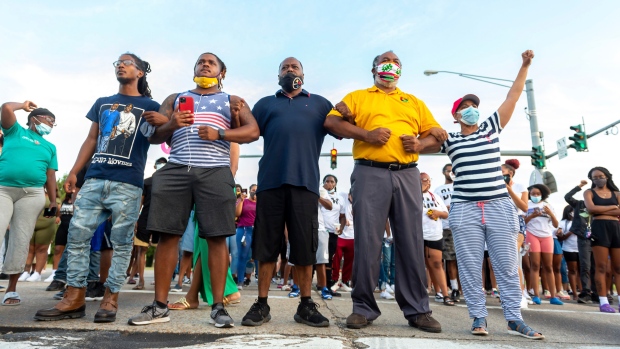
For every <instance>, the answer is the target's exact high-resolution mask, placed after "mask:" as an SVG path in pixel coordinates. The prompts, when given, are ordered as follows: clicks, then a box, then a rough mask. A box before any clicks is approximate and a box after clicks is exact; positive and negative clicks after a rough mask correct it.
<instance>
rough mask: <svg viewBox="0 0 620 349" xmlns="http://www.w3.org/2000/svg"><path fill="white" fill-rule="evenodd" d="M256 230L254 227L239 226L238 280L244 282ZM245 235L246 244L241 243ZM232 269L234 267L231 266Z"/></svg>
mask: <svg viewBox="0 0 620 349" xmlns="http://www.w3.org/2000/svg"><path fill="white" fill-rule="evenodd" d="M253 231H254V227H238V228H237V236H236V238H237V239H236V240H237V248H238V251H239V253H238V256H239V259H238V260H237V282H238V283H242V282H243V278H244V275H245V269H246V262H247V261H248V260H249V259H250V251H251V249H252V233H253ZM243 235H245V246H243V244H242V243H241V239H242V238H243ZM231 270H233V269H232V267H231Z"/></svg>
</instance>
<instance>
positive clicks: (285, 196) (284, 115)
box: [242, 57, 333, 327]
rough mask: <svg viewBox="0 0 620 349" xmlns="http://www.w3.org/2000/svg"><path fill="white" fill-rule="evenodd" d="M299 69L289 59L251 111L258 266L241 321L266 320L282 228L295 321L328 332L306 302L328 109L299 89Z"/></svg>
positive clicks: (253, 323) (322, 100) (313, 257)
mask: <svg viewBox="0 0 620 349" xmlns="http://www.w3.org/2000/svg"><path fill="white" fill-rule="evenodd" d="M303 78H304V74H303V66H302V65H301V62H300V61H299V60H297V59H296V58H293V57H289V58H287V59H285V60H284V61H283V62H282V63H281V64H280V69H279V73H278V79H279V84H280V86H281V87H282V88H281V89H280V90H279V91H278V92H276V93H275V95H272V96H267V97H264V98H262V99H261V100H260V101H258V103H256V105H255V106H254V109H253V110H252V114H253V115H254V117H255V118H256V121H257V122H258V127H259V129H260V134H261V136H262V137H263V139H264V147H265V150H264V154H263V157H262V159H261V160H260V163H259V169H258V192H257V193H256V195H257V197H258V198H259V199H258V201H257V206H256V221H255V223H254V240H253V241H252V251H253V254H254V255H253V258H254V259H255V260H257V261H259V264H258V265H259V277H258V300H257V301H256V303H254V304H253V305H252V307H251V308H250V310H249V311H248V313H247V314H246V315H245V317H244V318H243V321H242V325H245V326H260V325H262V324H263V322H267V321H269V320H270V319H271V315H270V314H269V305H267V296H268V292H269V283H270V282H271V277H272V272H273V270H274V267H275V264H276V261H277V259H278V254H279V253H280V246H282V242H283V240H284V228H285V225H286V228H287V229H288V238H289V243H290V246H291V250H290V251H291V252H290V259H289V261H290V262H291V263H292V264H294V265H295V273H296V279H297V282H298V283H299V288H300V290H301V303H300V304H299V307H298V308H297V313H296V314H295V316H294V319H295V321H297V322H299V323H304V324H306V325H309V326H314V327H326V326H329V320H328V319H327V318H325V317H324V316H323V315H321V313H320V312H319V311H318V307H317V305H316V304H315V303H314V302H312V298H311V297H310V293H311V282H312V265H314V264H315V262H316V250H317V246H318V227H319V223H318V210H317V209H316V207H317V202H318V199H319V182H320V178H319V164H318V161H319V155H320V153H321V146H322V145H323V140H324V139H325V135H326V134H327V130H326V129H325V128H324V127H323V124H324V121H325V117H326V115H327V114H328V113H329V111H330V110H331V109H332V108H333V106H332V104H331V103H330V102H329V101H328V100H327V99H325V98H323V97H321V96H319V95H311V94H310V93H308V92H307V91H306V90H304V89H302V88H301V86H302V85H303Z"/></svg>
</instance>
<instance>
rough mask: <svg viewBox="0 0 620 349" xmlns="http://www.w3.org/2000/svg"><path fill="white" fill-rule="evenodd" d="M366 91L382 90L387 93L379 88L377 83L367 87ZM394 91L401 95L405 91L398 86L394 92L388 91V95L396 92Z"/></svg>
mask: <svg viewBox="0 0 620 349" xmlns="http://www.w3.org/2000/svg"><path fill="white" fill-rule="evenodd" d="M366 91H368V92H381V93H385V92H384V91H383V90H381V89H379V88H378V87H377V86H376V85H373V86H372V87H370V88H367V89H366ZM394 93H396V94H399V95H400V94H402V93H403V91H401V90H400V89H399V88H398V87H397V88H396V90H394V91H392V92H390V93H388V95H391V94H394Z"/></svg>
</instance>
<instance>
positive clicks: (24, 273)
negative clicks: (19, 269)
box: [17, 271, 30, 281]
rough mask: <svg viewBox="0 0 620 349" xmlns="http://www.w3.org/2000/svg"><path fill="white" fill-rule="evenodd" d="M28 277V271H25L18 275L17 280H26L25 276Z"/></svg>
mask: <svg viewBox="0 0 620 349" xmlns="http://www.w3.org/2000/svg"><path fill="white" fill-rule="evenodd" d="M29 277H30V273H29V272H27V271H25V272H23V273H22V275H21V276H20V277H19V279H17V281H26V279H27V278H29Z"/></svg>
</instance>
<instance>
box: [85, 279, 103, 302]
mask: <svg viewBox="0 0 620 349" xmlns="http://www.w3.org/2000/svg"><path fill="white" fill-rule="evenodd" d="M88 286H89V288H87V289H86V297H85V298H84V300H85V301H87V302H94V301H100V300H102V299H103V295H104V294H105V286H103V283H102V282H99V281H95V282H93V283H91V284H90V285H88Z"/></svg>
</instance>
